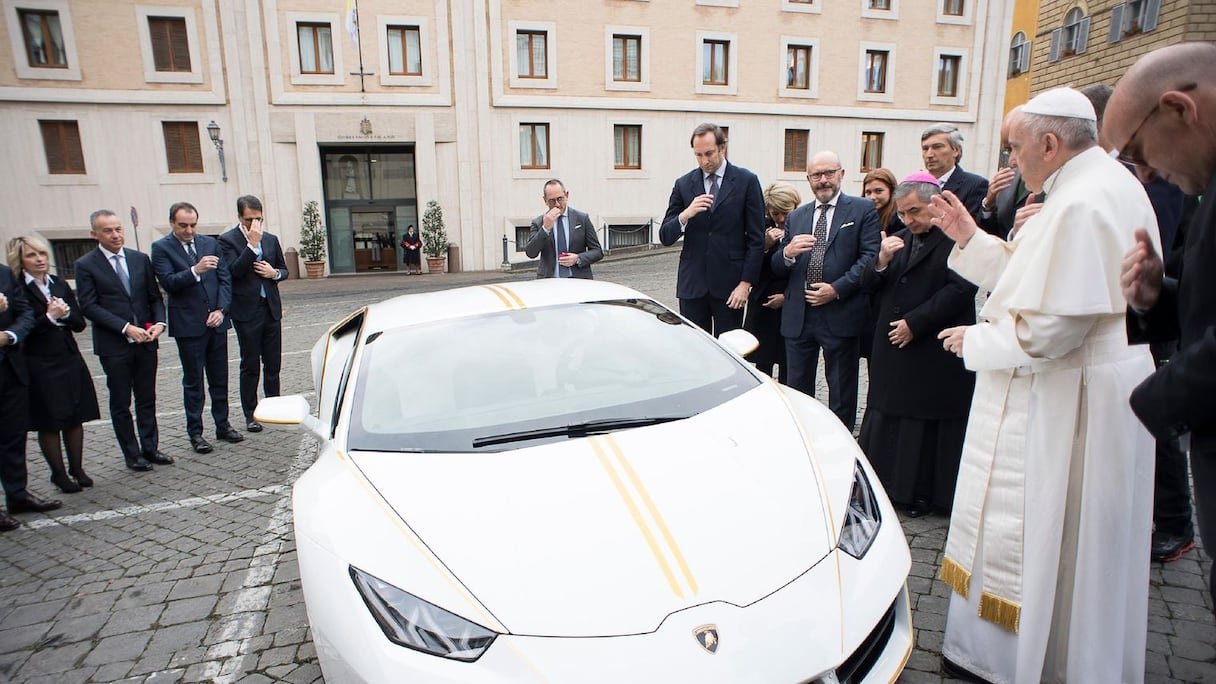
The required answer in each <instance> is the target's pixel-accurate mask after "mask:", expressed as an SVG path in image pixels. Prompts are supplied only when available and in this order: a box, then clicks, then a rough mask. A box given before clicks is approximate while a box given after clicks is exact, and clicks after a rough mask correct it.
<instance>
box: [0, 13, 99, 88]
mask: <svg viewBox="0 0 1216 684" xmlns="http://www.w3.org/2000/svg"><path fill="white" fill-rule="evenodd" d="M3 7H4V20H5V24H6V25H7V26H8V36H9V46H10V47H11V49H12V52H13V69H14V71H16V72H17V78H18V79H30V80H40V81H79V80H81V76H80V57H79V55H78V54H77V52H76V32H75V28H74V27H73V24H72V13H71V11H70V10H71V8H70V5H69V2H68V0H3ZM21 11H34V12H56V13H58V15H59V33H60V36H61V37H62V38H63V51H64V54H65V56H66V58H67V65H66V66H30V60H29V50H28V48H27V47H26V36H25V30H24V29H23V28H22V23H21V21H20V18H19V17H20V12H21Z"/></svg>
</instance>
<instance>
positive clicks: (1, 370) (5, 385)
mask: <svg viewBox="0 0 1216 684" xmlns="http://www.w3.org/2000/svg"><path fill="white" fill-rule="evenodd" d="M3 334H4V333H3V332H0V335H3ZM29 405H30V401H29V387H28V386H26V384H25V383H23V382H21V381H20V380H19V379H18V378H17V373H16V372H14V371H13V368H12V366H11V365H10V364H9V362H8V360H7V359H3V358H0V416H3V418H0V483H2V484H3V485H4V494H5V496H7V497H8V498H9V499H10V500H12V499H13V498H16V497H20V496H22V495H23V494H25V485H26V481H27V479H28V477H29V473H28V471H27V470H26V467H25V428H26V425H27V424H28V423H29Z"/></svg>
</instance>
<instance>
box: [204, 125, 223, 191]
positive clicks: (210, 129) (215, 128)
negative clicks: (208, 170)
mask: <svg viewBox="0 0 1216 684" xmlns="http://www.w3.org/2000/svg"><path fill="white" fill-rule="evenodd" d="M207 135H209V136H211V142H213V143H215V151H216V152H219V153H220V174H221V175H222V176H223V177H224V182H225V183H227V182H228V164H227V163H226V162H225V161H224V140H223V138H221V137H220V125H219V124H217V123H216V122H215V121H212V122H211V123H208V124H207Z"/></svg>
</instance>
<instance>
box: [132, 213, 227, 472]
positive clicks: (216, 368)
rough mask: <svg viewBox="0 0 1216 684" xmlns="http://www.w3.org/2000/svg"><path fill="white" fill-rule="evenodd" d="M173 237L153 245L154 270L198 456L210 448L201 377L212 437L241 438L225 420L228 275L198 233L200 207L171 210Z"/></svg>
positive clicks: (214, 247)
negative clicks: (207, 392)
mask: <svg viewBox="0 0 1216 684" xmlns="http://www.w3.org/2000/svg"><path fill="white" fill-rule="evenodd" d="M169 225H170V227H171V228H172V229H173V234H172V235H166V236H165V237H163V238H161V239H159V240H157V241H156V242H154V243H152V270H153V271H155V272H156V279H157V280H158V281H159V282H160V286H161V287H163V288H164V289H165V292H167V293H169V302H168V305H167V307H166V308H167V309H168V311H169V336H170V337H172V338H174V340H175V341H176V342H177V355H178V357H180V358H181V361H182V398H183V403H184V404H185V408H186V434H187V435H189V437H190V445H191V446H192V447H194V450H195V451H196V452H197V453H200V454H206V453H210V452H211V449H212V447H211V444H210V443H209V442H207V440H206V439H204V438H203V375H204V373H205V374H206V376H207V387H208V389H209V390H210V394H211V418H212V420H214V421H215V436H216V437H218V438H219V439H222V440H224V441H227V442H240V441H241V440H243V439H245V436H244V435H242V434H241V433H239V432H237V431H236V430H234V429H233V428H232V424H231V423H229V422H228V328H229V322H228V307H229V306H230V305H231V304H232V276H231V275H230V274H229V272H228V265H227V264H225V263H223V262H221V261H220V257H219V243H218V242H217V241H216V240H215V239H214V238H210V237H207V236H206V235H198V234H197V228H198V210H197V209H195V208H194V206H193V205H191V204H189V203H188V202H178V203H177V204H174V205H173V206H172V207H170V208H169Z"/></svg>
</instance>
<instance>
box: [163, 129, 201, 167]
mask: <svg viewBox="0 0 1216 684" xmlns="http://www.w3.org/2000/svg"><path fill="white" fill-rule="evenodd" d="M161 127H162V128H163V130H164V132H165V159H166V161H167V162H168V166H169V173H203V148H202V143H200V142H199V137H198V122H195V121H166V122H164V123H162V124H161Z"/></svg>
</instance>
